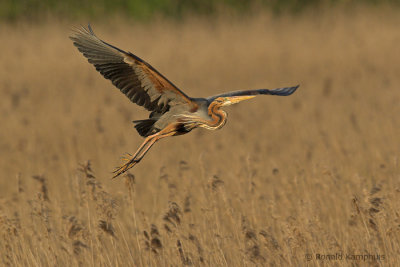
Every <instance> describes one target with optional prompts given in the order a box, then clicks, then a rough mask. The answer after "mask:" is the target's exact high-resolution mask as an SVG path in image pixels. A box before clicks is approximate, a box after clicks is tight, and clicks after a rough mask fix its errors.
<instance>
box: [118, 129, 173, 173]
mask: <svg viewBox="0 0 400 267" xmlns="http://www.w3.org/2000/svg"><path fill="white" fill-rule="evenodd" d="M175 133H176V131H175V125H169V126H167V127H165V128H164V129H163V130H161V131H160V132H158V133H156V134H153V135H150V136H148V137H147V138H146V139H145V140H144V142H143V143H142V145H141V146H140V147H139V148H138V149H137V150H136V152H135V154H134V155H133V156H131V158H130V159H129V158H126V159H125V160H127V162H126V163H125V164H123V165H122V166H120V167H118V168H117V169H116V170H115V171H114V172H113V173H114V176H113V178H116V177H117V176H119V175H121V174H122V173H124V172H126V171H127V170H129V169H130V168H132V167H133V166H135V165H136V164H137V163H139V162H140V160H141V159H142V158H143V157H144V155H146V153H147V152H148V151H149V149H150V148H151V147H152V146H153V145H154V143H155V142H157V141H158V140H160V139H162V138H164V137H168V136H172V135H174V134H175Z"/></svg>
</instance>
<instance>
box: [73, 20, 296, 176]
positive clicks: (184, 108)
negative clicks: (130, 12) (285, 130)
mask: <svg viewBox="0 0 400 267" xmlns="http://www.w3.org/2000/svg"><path fill="white" fill-rule="evenodd" d="M70 38H71V40H72V41H73V42H74V45H75V46H76V47H77V48H78V50H79V51H80V52H81V53H82V54H83V55H84V56H85V57H86V58H87V59H88V61H89V63H91V64H93V65H94V66H95V68H96V70H97V71H98V72H100V73H101V74H102V75H103V76H104V78H106V79H108V80H111V82H112V83H113V84H114V85H115V86H116V87H117V88H118V89H119V90H121V92H122V93H124V94H125V95H126V96H127V97H128V98H129V99H130V100H131V101H132V102H133V103H136V104H137V105H139V106H143V107H144V108H146V109H147V110H148V111H150V112H151V113H150V116H149V118H148V119H145V120H136V121H133V123H134V124H135V128H136V130H137V131H138V133H139V134H140V135H141V136H143V137H145V138H146V139H145V140H144V142H143V144H142V145H141V146H140V147H139V148H138V150H137V151H136V153H135V154H134V155H128V156H127V157H125V158H124V160H125V161H126V163H125V164H123V165H121V166H120V167H118V168H116V170H115V171H114V178H115V177H117V176H119V175H121V174H122V173H124V172H126V171H127V170H129V169H130V168H132V167H133V166H135V165H136V164H137V163H139V162H140V161H141V160H142V158H143V157H144V156H145V155H146V153H147V152H148V151H149V149H150V148H151V147H152V146H153V145H154V144H155V143H156V142H157V141H158V140H160V139H162V138H164V137H168V136H174V135H182V134H186V133H188V132H190V131H191V130H193V129H195V128H198V127H202V128H206V129H209V130H217V129H220V128H221V127H223V126H224V125H225V123H226V118H227V114H226V112H225V111H223V110H222V109H221V108H222V107H225V106H229V105H232V104H236V103H239V102H240V101H243V100H247V99H251V98H253V97H256V96H257V95H279V96H287V95H291V94H292V93H293V92H294V91H296V89H297V88H298V87H299V85H297V86H294V87H285V88H277V89H272V90H269V89H257V90H245V91H236V92H229V93H224V94H219V95H215V96H211V97H207V98H192V97H189V96H187V95H186V94H185V93H184V92H182V91H181V90H179V89H178V87H176V86H175V85H174V84H173V83H172V82H170V81H169V80H168V79H167V78H165V77H164V76H163V75H162V74H161V73H159V72H158V71H157V70H156V69H155V68H153V67H152V66H151V65H150V64H148V63H147V62H145V61H144V60H142V59H141V58H139V57H137V56H136V55H134V54H132V53H130V52H125V51H123V50H121V49H119V48H117V47H115V46H113V45H111V44H109V43H106V42H104V41H103V40H101V39H99V38H97V36H96V35H95V34H94V32H93V30H92V28H91V27H90V25H88V29H86V28H84V27H82V28H79V29H76V30H75V31H74V33H73V35H72V36H71V37H70Z"/></svg>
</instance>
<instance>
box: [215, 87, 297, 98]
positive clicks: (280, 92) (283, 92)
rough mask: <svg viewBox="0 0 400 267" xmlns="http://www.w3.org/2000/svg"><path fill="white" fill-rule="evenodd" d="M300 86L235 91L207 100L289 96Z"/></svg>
mask: <svg viewBox="0 0 400 267" xmlns="http://www.w3.org/2000/svg"><path fill="white" fill-rule="evenodd" d="M299 86H300V85H296V86H293V87H283V88H276V89H255V90H243V91H235V92H229V93H224V94H220V95H215V96H211V97H209V98H208V100H211V101H212V100H214V99H216V98H218V97H232V96H256V95H280V96H287V95H291V94H293V93H294V91H296V89H297V88H299Z"/></svg>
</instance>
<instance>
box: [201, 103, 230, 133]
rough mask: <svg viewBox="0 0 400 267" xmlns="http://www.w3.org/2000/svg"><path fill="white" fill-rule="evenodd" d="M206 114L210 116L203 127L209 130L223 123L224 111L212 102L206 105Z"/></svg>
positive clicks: (224, 118) (221, 125) (216, 128)
mask: <svg viewBox="0 0 400 267" xmlns="http://www.w3.org/2000/svg"><path fill="white" fill-rule="evenodd" d="M208 114H209V115H210V116H211V120H207V121H205V124H203V125H202V127H203V128H206V129H209V130H218V129H220V128H222V127H223V126H224V125H225V123H226V112H225V111H223V110H221V109H220V107H219V106H217V105H215V104H214V103H212V104H211V105H210V106H209V107H208Z"/></svg>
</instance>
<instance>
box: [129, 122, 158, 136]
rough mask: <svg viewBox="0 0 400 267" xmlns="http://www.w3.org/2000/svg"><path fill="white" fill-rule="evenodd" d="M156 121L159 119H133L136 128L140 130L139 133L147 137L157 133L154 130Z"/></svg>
mask: <svg viewBox="0 0 400 267" xmlns="http://www.w3.org/2000/svg"><path fill="white" fill-rule="evenodd" d="M156 121H157V120H155V119H146V120H137V121H133V123H134V124H135V128H136V130H137V131H138V133H139V134H140V135H141V136H143V137H147V136H149V135H151V134H153V133H155V132H154V131H153V130H154V128H153V126H154V123H155V122H156Z"/></svg>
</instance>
